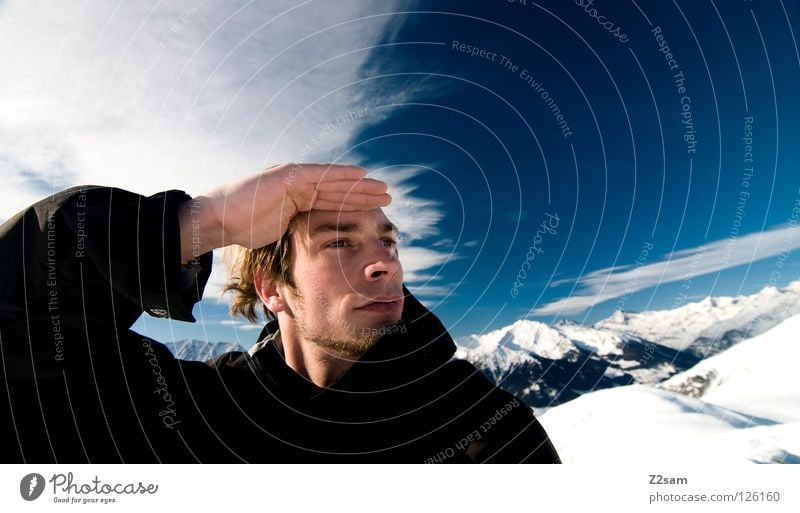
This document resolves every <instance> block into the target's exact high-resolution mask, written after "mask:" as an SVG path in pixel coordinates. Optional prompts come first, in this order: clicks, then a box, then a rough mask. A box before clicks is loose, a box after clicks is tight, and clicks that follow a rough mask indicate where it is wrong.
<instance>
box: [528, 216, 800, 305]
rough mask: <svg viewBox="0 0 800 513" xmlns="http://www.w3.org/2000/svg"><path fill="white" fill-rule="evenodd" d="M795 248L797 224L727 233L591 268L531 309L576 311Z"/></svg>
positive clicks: (799, 242) (798, 242)
mask: <svg viewBox="0 0 800 513" xmlns="http://www.w3.org/2000/svg"><path fill="white" fill-rule="evenodd" d="M797 248H800V233H797V226H796V225H794V226H792V225H780V226H777V227H774V228H772V229H770V230H766V231H764V232H757V233H751V234H748V235H744V236H741V237H736V238H726V239H722V240H717V241H714V242H710V243H708V244H704V245H702V246H698V247H694V248H688V249H683V250H680V251H675V252H674V253H672V254H671V255H668V257H667V258H664V259H662V260H659V261H656V262H652V263H649V264H646V265H641V266H639V267H636V266H635V265H624V266H618V267H609V268H605V269H600V270H597V271H593V272H591V273H589V274H587V275H586V276H584V277H582V278H580V279H577V280H575V279H572V280H561V281H559V282H558V283H557V284H558V285H563V284H566V283H576V284H577V287H576V288H577V292H575V293H574V294H572V295H570V296H569V297H565V298H562V299H559V300H557V301H553V302H551V303H548V304H545V305H543V306H539V307H536V308H534V309H533V310H531V314H532V315H570V314H579V313H581V312H583V311H585V310H587V309H588V308H591V307H592V306H594V305H597V304H600V303H602V302H604V301H608V300H609V299H615V298H618V297H621V296H623V295H625V294H630V293H633V292H636V291H639V290H644V289H647V288H650V287H653V286H656V285H660V284H663V283H671V282H675V281H679V280H683V279H685V278H692V277H694V276H702V275H705V274H711V273H715V272H719V271H723V270H725V269H731V268H734V267H737V266H739V265H742V264H747V263H750V262H755V261H758V260H762V259H764V258H769V257H773V256H776V255H778V254H780V253H782V252H788V251H792V250H794V249H797Z"/></svg>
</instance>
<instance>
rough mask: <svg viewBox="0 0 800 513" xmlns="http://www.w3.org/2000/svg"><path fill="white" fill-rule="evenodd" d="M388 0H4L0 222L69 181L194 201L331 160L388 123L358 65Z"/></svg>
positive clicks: (0, 22)
mask: <svg viewBox="0 0 800 513" xmlns="http://www.w3.org/2000/svg"><path fill="white" fill-rule="evenodd" d="M396 5H397V3H396V2H384V3H381V4H380V5H376V4H375V3H373V2H364V1H360V0H345V1H340V2H335V3H334V2H317V1H314V2H296V1H288V0H283V1H270V2H244V1H229V0H225V1H222V0H186V1H182V2H161V3H158V4H157V5H156V6H152V5H148V4H147V3H141V2H119V3H107V4H103V3H100V4H92V5H91V6H90V7H87V8H84V9H81V8H80V5H79V4H75V3H70V2H49V1H48V2H45V1H36V0H18V1H10V2H4V3H3V4H0V69H3V80H2V81H0V171H1V172H2V176H3V180H4V184H3V185H4V187H2V188H0V219H5V218H8V217H10V215H12V214H13V213H15V212H16V211H18V210H19V209H21V208H23V207H24V206H26V205H27V204H29V203H30V202H31V201H32V200H35V199H38V198H41V197H43V196H46V195H47V194H49V193H52V192H54V191H57V190H59V189H61V188H63V187H66V186H71V185H77V184H81V183H93V184H109V185H114V186H118V187H123V188H127V189H130V190H134V191H137V192H141V193H154V192H157V191H159V190H163V189H167V188H179V189H184V190H186V191H187V192H189V193H190V194H198V193H202V192H204V191H205V190H207V189H209V188H211V187H213V186H215V185H218V184H219V183H220V182H222V181H226V180H229V179H232V178H234V177H237V176H242V175H244V174H247V173H251V172H253V171H255V170H257V169H260V168H262V167H263V166H265V165H266V164H271V163H276V162H283V161H296V160H298V156H299V155H302V157H304V158H305V159H306V160H309V161H313V160H315V159H318V158H322V157H325V156H329V155H331V154H332V153H335V150H336V149H337V148H340V147H341V146H342V145H344V144H346V143H347V141H349V140H350V138H351V137H352V136H353V134H354V133H356V132H357V131H359V130H360V129H362V128H363V127H364V126H365V125H368V124H370V123H374V122H375V121H378V120H380V119H381V116H385V114H383V113H381V111H380V110H375V109H372V107H374V106H375V105H378V104H381V103H383V98H381V96H380V92H379V91H374V90H370V91H369V94H367V93H366V92H365V87H366V86H364V85H363V83H362V82H361V80H362V79H363V78H364V77H362V76H361V74H362V71H361V70H362V68H363V66H364V65H365V63H366V62H367V60H368V58H369V56H370V50H369V48H370V47H371V46H373V45H374V44H375V42H376V41H377V40H379V39H380V37H381V35H382V33H383V29H384V27H385V26H386V25H387V24H388V23H389V22H390V21H391V16H373V17H369V16H370V15H372V14H377V13H381V12H386V11H391V10H392V9H393V8H394V7H396ZM364 17H366V18H365V19H363V20H360V21H354V20H357V19H358V18H364ZM398 94H400V95H401V96H402V93H399V92H397V91H393V92H387V93H386V97H387V98H395V97H396V96H397V95H398ZM393 101H394V100H393ZM359 110H362V111H364V112H363V114H361V115H354V114H353V113H354V112H358V111H359ZM329 125H332V126H333V127H334V129H333V130H327V131H325V127H327V126H329ZM323 131H325V133H324V136H323V137H315V135H317V134H320V133H322V132H323Z"/></svg>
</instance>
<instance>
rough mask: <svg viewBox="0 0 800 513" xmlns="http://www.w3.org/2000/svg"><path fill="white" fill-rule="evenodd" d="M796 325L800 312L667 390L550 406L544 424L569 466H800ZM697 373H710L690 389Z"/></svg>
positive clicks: (607, 393) (631, 389)
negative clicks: (705, 383) (794, 369)
mask: <svg viewBox="0 0 800 513" xmlns="http://www.w3.org/2000/svg"><path fill="white" fill-rule="evenodd" d="M798 329H800V315H798V316H794V317H792V318H790V319H787V320H786V321H784V322H783V323H781V324H779V325H778V326H777V327H775V328H773V329H771V330H769V331H768V332H766V333H764V334H762V335H760V336H757V337H754V338H752V339H749V340H747V341H744V342H741V343H740V344H739V345H737V346H736V347H734V348H732V349H729V350H728V351H726V352H725V353H722V354H720V355H718V356H716V357H714V358H709V359H708V360H706V361H703V362H701V363H700V364H698V365H697V366H695V367H693V368H692V369H690V370H688V371H686V372H684V373H681V374H679V375H676V376H675V377H673V378H672V379H670V380H669V381H667V382H665V383H664V385H663V388H656V387H653V386H647V385H630V386H623V387H618V388H613V389H606V390H599V391H596V392H592V393H589V394H585V395H583V396H581V397H579V398H577V399H575V400H573V401H569V402H567V403H565V404H562V405H560V406H556V407H554V408H551V409H549V410H547V411H546V412H545V413H544V414H542V415H541V416H540V421H541V422H542V424H543V425H544V427H545V429H546V430H547V431H548V433H549V434H550V436H551V438H552V440H553V443H554V444H555V445H556V448H557V449H558V451H559V453H560V454H561V456H562V459H563V460H564V461H565V462H570V463H603V464H606V463H641V464H652V463H653V462H657V463H674V464H679V465H684V466H685V465H686V464H689V463H693V464H702V463H742V462H757V463H771V462H780V463H800V406H798V405H800V387H798V383H799V381H798V377H797V374H796V373H795V372H792V367H793V366H794V365H795V363H796V362H798V361H799V360H798V357H800V344H798V343H797V338H796V336H794V334H795V333H797V332H798ZM697 376H712V378H711V379H710V381H709V383H708V386H705V387H696V386H690V385H689V384H691V383H692V382H693V379H696V378H697ZM665 388H669V390H667V389H665ZM675 390H682V391H686V392H688V393H691V394H692V395H694V396H697V397H692V396H689V395H684V394H682V393H678V392H676V391H675ZM698 397H699V398H698Z"/></svg>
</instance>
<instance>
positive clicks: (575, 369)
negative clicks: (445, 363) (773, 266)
mask: <svg viewBox="0 0 800 513" xmlns="http://www.w3.org/2000/svg"><path fill="white" fill-rule="evenodd" d="M796 314H800V281H796V282H792V283H791V284H789V285H788V286H786V287H784V288H776V287H765V288H764V289H762V290H761V291H759V292H757V293H755V294H752V295H742V296H737V297H707V298H705V299H703V300H702V301H698V302H696V303H688V304H685V305H683V306H681V307H679V308H675V309H669V310H653V311H647V312H642V313H635V312H623V311H616V312H615V313H614V314H613V315H611V316H610V317H608V318H606V319H603V320H601V321H599V322H596V323H595V324H594V325H582V324H578V323H574V322H570V321H560V322H558V323H556V324H553V325H550V326H548V325H546V324H543V323H540V322H537V321H532V320H519V321H517V322H515V323H513V324H511V325H510V326H506V327H504V328H501V329H498V330H495V331H492V332H489V333H485V334H481V335H471V336H469V337H464V338H461V339H459V340H458V341H457V342H458V345H459V349H458V351H457V353H456V356H457V357H459V358H463V359H466V360H469V361H470V362H472V363H473V364H475V365H476V366H477V367H478V368H479V369H481V371H483V373H484V374H485V375H486V376H487V377H488V378H489V379H491V380H492V381H494V382H495V383H497V384H498V385H500V386H502V387H503V388H505V389H506V390H509V391H510V392H512V393H514V394H516V395H517V396H519V397H520V398H522V399H523V400H525V401H526V402H527V403H528V404H529V405H530V406H533V407H538V408H542V407H552V406H555V405H558V404H561V403H563V402H566V401H569V400H571V399H575V398H577V397H580V396H581V395H583V394H585V393H586V392H589V391H593V390H600V389H605V388H612V387H617V386H622V385H630V384H655V383H659V382H662V381H665V380H667V379H669V378H670V377H672V376H674V375H676V374H678V373H680V372H683V371H685V370H687V369H689V368H692V367H693V366H695V365H696V364H698V363H699V362H701V360H703V359H705V358H709V357H711V356H714V355H716V354H719V353H721V352H723V351H725V350H727V349H728V348H730V347H732V346H734V345H736V344H737V343H738V342H740V341H742V340H745V339H748V338H751V337H754V336H757V335H759V334H761V333H764V332H765V331H767V330H769V329H770V328H772V327H774V326H776V325H777V324H779V323H780V322H782V321H783V320H785V319H787V318H788V317H791V316H793V315H796Z"/></svg>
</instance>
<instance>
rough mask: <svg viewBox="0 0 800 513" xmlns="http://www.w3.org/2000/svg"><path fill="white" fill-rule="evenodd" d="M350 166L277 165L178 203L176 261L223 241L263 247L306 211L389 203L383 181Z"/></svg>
mask: <svg viewBox="0 0 800 513" xmlns="http://www.w3.org/2000/svg"><path fill="white" fill-rule="evenodd" d="M365 176H366V171H365V170H364V169H363V168H360V167H355V166H344V165H333V164H282V165H279V166H275V167H271V168H269V169H267V170H265V171H262V172H260V173H256V174H254V175H250V176H248V177H246V178H243V179H241V180H238V181H235V182H232V183H229V184H226V185H223V186H221V187H218V188H216V189H214V190H212V191H210V192H208V193H206V194H204V195H202V196H197V197H195V198H194V199H192V200H191V201H187V202H185V203H184V204H182V205H181V207H180V210H179V220H180V230H181V260H182V261H183V262H189V261H190V260H192V259H195V258H197V256H198V255H202V254H203V253H205V252H207V251H210V250H212V249H215V248H219V247H223V246H227V245H229V244H239V245H241V246H244V247H247V248H258V247H261V246H266V245H267V244H269V243H271V242H274V241H276V240H278V239H280V238H281V235H283V232H284V231H286V227H287V226H288V225H289V221H290V220H291V219H292V217H294V216H295V214H297V213H298V212H306V211H308V210H311V209H312V208H313V209H318V210H339V211H353V210H370V209H373V208H378V207H384V206H386V205H388V204H389V203H390V202H391V197H390V196H389V195H388V194H386V184H385V183H384V182H381V181H379V180H372V179H369V178H365Z"/></svg>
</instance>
